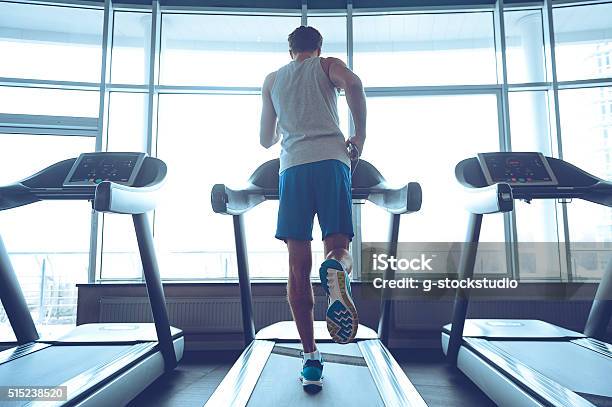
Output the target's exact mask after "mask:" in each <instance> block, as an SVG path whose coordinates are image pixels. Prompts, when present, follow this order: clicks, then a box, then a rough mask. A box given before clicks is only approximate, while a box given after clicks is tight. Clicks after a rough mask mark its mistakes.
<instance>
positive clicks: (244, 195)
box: [211, 159, 423, 215]
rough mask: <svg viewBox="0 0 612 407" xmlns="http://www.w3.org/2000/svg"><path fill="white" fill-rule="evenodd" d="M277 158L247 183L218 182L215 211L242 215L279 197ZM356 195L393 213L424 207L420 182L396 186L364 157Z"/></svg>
mask: <svg viewBox="0 0 612 407" xmlns="http://www.w3.org/2000/svg"><path fill="white" fill-rule="evenodd" d="M277 169H278V159H276V160H270V161H268V162H266V163H264V164H262V165H261V166H259V168H257V170H255V172H254V173H253V175H251V177H250V178H249V181H248V183H247V185H246V186H245V187H244V188H242V189H233V188H230V187H228V186H227V185H225V184H215V185H214V186H213V188H212V192H211V205H212V208H213V211H214V212H215V213H220V214H225V215H242V214H244V213H246V212H248V211H249V210H251V209H253V208H254V207H255V206H257V205H259V204H260V203H262V202H264V201H266V200H278V199H279V192H278V170H277ZM351 195H352V198H353V199H367V200H368V201H370V202H372V203H373V204H375V205H377V206H379V207H381V208H383V209H385V210H386V211H387V212H389V213H391V214H404V213H412V212H417V211H419V210H420V209H421V203H422V199H423V193H422V189H421V185H420V184H419V183H418V182H409V183H408V184H406V185H404V186H402V187H399V188H394V187H391V186H390V185H389V184H388V183H387V181H386V180H385V179H384V178H383V177H382V175H381V174H380V172H378V170H377V169H376V168H375V167H374V166H373V165H372V164H370V163H368V162H367V161H361V162H360V163H359V165H358V166H357V170H356V172H355V174H354V175H353V188H352V191H351Z"/></svg>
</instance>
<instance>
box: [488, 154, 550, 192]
mask: <svg viewBox="0 0 612 407" xmlns="http://www.w3.org/2000/svg"><path fill="white" fill-rule="evenodd" d="M478 161H479V162H480V167H481V169H482V172H483V174H484V176H485V179H486V180H487V183H488V184H489V185H493V184H496V183H499V182H504V183H507V184H510V185H523V186H525V185H558V182H557V178H556V177H555V174H554V173H553V172H552V169H551V168H550V165H549V164H548V161H547V160H546V157H544V155H542V153H538V152H529V153H514V152H510V153H480V154H478Z"/></svg>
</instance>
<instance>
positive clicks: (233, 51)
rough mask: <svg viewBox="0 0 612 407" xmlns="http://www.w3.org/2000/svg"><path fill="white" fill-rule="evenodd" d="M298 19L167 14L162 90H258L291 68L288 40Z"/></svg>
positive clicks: (164, 25)
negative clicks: (200, 87)
mask: <svg viewBox="0 0 612 407" xmlns="http://www.w3.org/2000/svg"><path fill="white" fill-rule="evenodd" d="M299 25H300V18H299V17H298V16H295V17H279V16H256V17H255V16H240V15H195V14H194V15H189V14H165V15H163V17H162V57H161V58H162V59H161V80H160V83H161V84H163V85H203V86H255V87H260V86H261V84H262V83H263V80H264V78H265V77H266V75H267V74H269V73H270V72H272V71H275V70H276V69H278V67H280V66H282V65H284V64H286V63H288V62H289V61H290V59H289V51H288V45H287V36H288V35H289V33H290V32H291V31H293V30H294V29H295V28H296V27H298V26H299Z"/></svg>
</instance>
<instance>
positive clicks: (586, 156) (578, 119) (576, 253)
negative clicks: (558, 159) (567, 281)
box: [559, 87, 612, 280]
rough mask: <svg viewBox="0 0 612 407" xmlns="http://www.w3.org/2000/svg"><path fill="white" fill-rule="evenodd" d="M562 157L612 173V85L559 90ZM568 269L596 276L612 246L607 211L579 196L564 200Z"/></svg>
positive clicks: (611, 219) (608, 176)
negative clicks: (567, 233)
mask: <svg viewBox="0 0 612 407" xmlns="http://www.w3.org/2000/svg"><path fill="white" fill-rule="evenodd" d="M559 98H560V101H559V105H560V108H561V119H562V121H561V128H562V136H563V157H564V158H565V159H566V160H567V161H569V162H571V163H572V164H575V165H577V166H579V167H580V168H582V169H584V170H586V171H588V172H590V173H591V174H593V175H595V176H597V177H600V178H602V179H605V180H610V179H612V156H611V155H610V151H611V150H612V144H611V140H610V139H611V137H612V87H602V88H590V89H576V90H564V91H561V92H560V93H559ZM567 208H568V215H567V216H568V222H569V230H570V241H571V243H572V245H571V249H572V250H571V254H572V264H571V266H572V271H573V273H574V276H575V278H577V279H586V280H593V279H595V280H598V279H600V278H601V276H602V275H603V272H604V270H605V269H606V265H607V263H608V260H609V259H610V250H611V247H612V211H611V210H610V208H608V207H605V206H601V205H596V204H592V203H588V202H584V201H573V202H572V203H571V204H568V205H567Z"/></svg>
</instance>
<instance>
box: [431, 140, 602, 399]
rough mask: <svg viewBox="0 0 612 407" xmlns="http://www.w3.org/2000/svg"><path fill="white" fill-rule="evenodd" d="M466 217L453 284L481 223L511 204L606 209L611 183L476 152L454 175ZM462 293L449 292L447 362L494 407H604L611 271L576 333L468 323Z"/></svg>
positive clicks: (540, 325) (471, 254)
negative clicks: (581, 204) (583, 204)
mask: <svg viewBox="0 0 612 407" xmlns="http://www.w3.org/2000/svg"><path fill="white" fill-rule="evenodd" d="M455 175H456V177H457V180H458V181H459V182H460V183H461V184H462V185H463V186H464V187H465V188H466V198H467V199H466V202H467V205H466V208H467V209H468V211H469V212H470V218H469V223H468V231H467V238H466V243H465V245H464V246H463V248H462V254H461V261H460V267H459V278H460V279H467V278H472V277H473V276H474V264H475V259H476V253H477V249H478V241H479V235H480V230H481V224H482V218H483V215H485V214H490V213H500V212H510V211H512V210H513V208H514V200H515V199H522V200H525V201H527V202H529V201H531V200H532V199H557V200H566V201H567V200H571V199H583V200H585V201H590V202H593V203H596V204H600V205H605V206H612V183H610V182H607V181H604V180H601V179H599V178H597V177H595V176H593V175H591V174H588V173H586V172H585V171H583V170H581V169H580V168H578V167H575V166H574V165H572V164H569V163H568V162H565V161H562V160H559V159H556V158H551V157H545V156H543V155H542V154H540V153H535V152H531V153H519V152H516V153H515V152H504V153H484V154H479V155H478V158H475V157H474V158H468V159H466V160H463V161H461V162H460V163H459V164H457V166H456V168H455ZM469 299H470V291H469V290H466V289H459V290H458V291H457V292H456V297H455V305H454V311H453V319H452V324H449V325H446V326H445V327H444V328H443V331H442V347H443V349H444V352H445V353H446V356H447V358H448V360H449V362H450V363H451V364H453V365H455V366H457V367H458V368H459V369H460V370H461V371H463V373H465V374H466V375H467V376H468V377H469V378H470V379H471V380H472V381H473V382H474V383H475V384H476V385H477V386H478V387H479V388H480V389H481V390H482V391H483V392H485V393H486V394H487V395H488V396H489V397H490V398H491V399H492V400H493V401H495V402H496V403H497V404H499V405H501V406H567V407H569V406H573V407H576V406H593V405H596V406H610V405H612V345H610V344H609V343H606V342H604V340H605V334H606V327H607V326H608V323H609V321H610V315H611V314H612V264H608V266H607V269H606V272H605V275H604V276H603V279H602V281H601V282H600V284H599V286H598V289H597V294H596V297H595V300H594V301H593V304H592V307H591V311H590V314H589V317H588V321H587V323H586V328H585V330H584V333H580V332H574V331H571V330H568V329H565V328H562V327H559V326H556V325H553V324H550V323H547V322H544V321H539V320H518V319H468V320H466V314H467V309H468V303H469Z"/></svg>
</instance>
